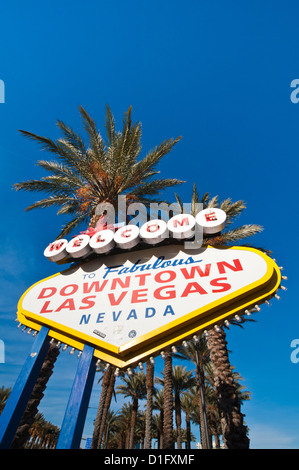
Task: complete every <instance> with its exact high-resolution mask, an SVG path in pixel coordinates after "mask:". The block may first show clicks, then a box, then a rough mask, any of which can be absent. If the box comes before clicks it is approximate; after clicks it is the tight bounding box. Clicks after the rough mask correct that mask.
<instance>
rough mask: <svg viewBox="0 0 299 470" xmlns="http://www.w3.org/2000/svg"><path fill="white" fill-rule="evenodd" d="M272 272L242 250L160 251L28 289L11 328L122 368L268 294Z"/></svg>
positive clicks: (103, 261)
mask: <svg viewBox="0 0 299 470" xmlns="http://www.w3.org/2000/svg"><path fill="white" fill-rule="evenodd" d="M280 278H281V276H280V271H279V268H278V267H277V266H276V264H275V263H274V261H273V260H272V259H271V258H269V257H268V256H266V255H265V254H263V253H262V252H260V251H258V250H255V249H251V248H243V247H232V248H213V247H207V248H200V249H196V250H190V249H189V250H187V249H184V248H183V247H182V246H179V245H165V246H160V247H155V248H149V249H146V250H136V251H130V252H125V253H121V254H117V255H110V256H106V257H98V258H96V259H93V260H90V261H86V262H82V263H81V264H80V265H77V266H74V267H71V268H69V269H67V270H66V271H63V272H61V273H58V274H56V275H54V276H51V277H49V278H47V279H44V280H42V281H40V282H38V283H37V284H35V285H33V286H32V287H30V288H29V289H28V290H27V291H26V292H25V293H24V295H23V296H22V298H21V299H20V302H19V305H18V318H19V321H20V322H21V323H23V324H25V325H27V326H29V327H30V328H34V329H39V328H40V326H41V325H47V326H48V327H50V328H51V331H50V335H51V336H52V337H53V338H55V339H58V340H60V341H62V342H65V343H66V344H69V345H70V346H72V347H75V348H77V349H79V350H81V349H83V346H84V344H85V343H86V342H87V343H89V344H92V345H93V346H94V347H95V356H96V357H98V358H100V359H103V360H106V361H107V362H110V363H112V364H114V365H116V366H117V367H120V368H122V367H126V366H128V365H130V366H131V365H132V364H135V363H136V362H138V361H143V360H145V359H146V358H147V357H148V356H151V355H155V354H157V353H158V352H159V351H161V350H162V349H163V348H164V347H166V346H169V345H173V344H175V343H178V342H181V341H182V340H184V339H186V338H188V337H190V336H192V335H194V334H195V333H197V332H199V331H201V330H204V329H208V328H210V327H211V326H213V325H215V324H219V325H220V324H221V323H222V322H223V321H224V320H225V319H227V318H229V317H231V316H232V315H235V314H236V313H240V312H241V313H244V309H248V308H252V307H254V305H255V304H257V303H262V302H263V301H265V300H267V299H268V298H270V297H271V296H272V295H274V294H275V292H276V290H277V289H278V287H279V284H280Z"/></svg>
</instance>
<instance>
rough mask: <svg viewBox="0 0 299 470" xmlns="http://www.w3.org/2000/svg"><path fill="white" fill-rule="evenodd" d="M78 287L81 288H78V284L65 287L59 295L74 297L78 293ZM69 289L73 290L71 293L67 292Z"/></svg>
mask: <svg viewBox="0 0 299 470" xmlns="http://www.w3.org/2000/svg"><path fill="white" fill-rule="evenodd" d="M78 287H79V286H78V285H77V284H69V285H68V286H64V287H63V288H62V289H61V290H60V292H59V294H60V295H73V294H75V292H77V290H78ZM69 288H70V289H71V290H70V292H67V290H69Z"/></svg>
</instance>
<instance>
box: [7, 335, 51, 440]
mask: <svg viewBox="0 0 299 470" xmlns="http://www.w3.org/2000/svg"><path fill="white" fill-rule="evenodd" d="M58 355H59V347H58V345H57V343H56V342H53V343H51V344H49V349H48V352H47V355H46V358H45V360H44V362H43V365H42V367H41V370H40V373H39V376H38V378H37V380H36V383H35V385H34V387H33V390H32V392H31V396H30V398H29V400H28V402H27V405H26V408H25V411H24V413H23V416H22V419H21V421H20V423H19V426H18V428H17V431H16V434H15V437H14V439H13V441H12V444H11V448H12V449H21V448H23V447H24V445H25V443H26V441H27V440H28V439H29V433H30V427H31V425H32V424H33V422H34V418H35V416H36V414H37V413H38V406H39V403H40V401H41V399H42V398H43V396H44V393H43V392H44V391H45V389H46V387H47V383H48V380H49V378H50V377H51V375H52V373H53V368H54V365H55V362H56V359H57V357H58Z"/></svg>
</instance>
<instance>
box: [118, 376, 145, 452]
mask: <svg viewBox="0 0 299 470" xmlns="http://www.w3.org/2000/svg"><path fill="white" fill-rule="evenodd" d="M121 380H122V382H123V383H122V384H120V385H118V387H117V393H122V394H123V395H124V396H125V397H131V398H132V417H131V423H130V428H131V429H130V440H129V449H133V448H134V430H135V425H136V419H137V412H138V402H139V400H142V399H144V398H145V397H146V377H145V374H144V372H136V371H132V372H131V374H129V375H128V376H124V377H121Z"/></svg>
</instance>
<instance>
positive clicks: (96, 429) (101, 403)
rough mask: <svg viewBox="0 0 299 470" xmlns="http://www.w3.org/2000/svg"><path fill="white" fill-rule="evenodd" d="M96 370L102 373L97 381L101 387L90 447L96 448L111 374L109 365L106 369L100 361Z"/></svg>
mask: <svg viewBox="0 0 299 470" xmlns="http://www.w3.org/2000/svg"><path fill="white" fill-rule="evenodd" d="M98 371H101V372H102V373H103V375H102V377H101V378H100V379H99V381H98V383H99V382H101V381H102V387H101V396H100V400H99V405H98V410H97V415H96V419H95V423H94V430H93V435H92V441H91V449H96V448H97V447H98V444H99V436H100V428H101V423H102V421H103V420H102V417H103V412H104V407H105V401H106V396H107V392H108V388H109V384H110V379H111V374H112V372H113V370H112V368H111V367H109V368H108V369H105V368H104V365H102V363H100V365H99V367H98V369H97V372H98Z"/></svg>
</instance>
